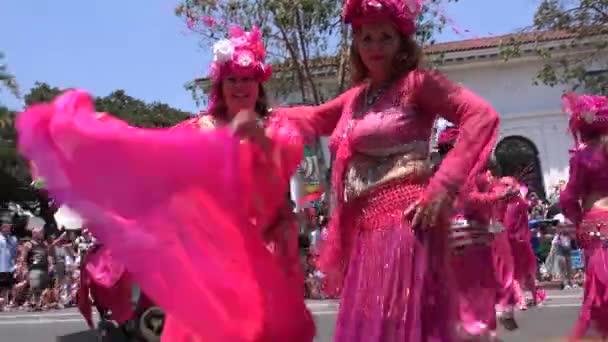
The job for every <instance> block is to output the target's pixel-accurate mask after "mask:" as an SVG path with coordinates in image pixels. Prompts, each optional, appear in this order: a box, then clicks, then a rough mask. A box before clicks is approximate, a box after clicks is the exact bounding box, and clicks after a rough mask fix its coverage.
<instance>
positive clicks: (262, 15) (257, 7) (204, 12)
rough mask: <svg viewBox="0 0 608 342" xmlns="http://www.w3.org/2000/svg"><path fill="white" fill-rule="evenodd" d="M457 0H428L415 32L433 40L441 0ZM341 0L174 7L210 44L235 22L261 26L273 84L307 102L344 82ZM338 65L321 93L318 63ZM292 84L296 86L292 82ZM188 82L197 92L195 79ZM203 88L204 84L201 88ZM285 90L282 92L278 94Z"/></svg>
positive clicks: (200, 2)
mask: <svg viewBox="0 0 608 342" xmlns="http://www.w3.org/2000/svg"><path fill="white" fill-rule="evenodd" d="M450 1H457V0H431V1H429V2H428V5H427V6H426V7H425V8H424V12H423V14H422V15H421V18H420V24H419V31H418V38H419V39H420V41H421V42H422V43H432V37H433V34H434V33H436V32H438V31H440V30H441V28H442V27H443V26H444V25H445V24H446V18H445V16H444V15H443V14H442V13H441V11H440V10H439V5H440V4H441V3H445V2H450ZM342 2H343V1H341V0H297V1H294V0H229V1H217V0H181V3H180V4H179V5H178V6H177V8H176V10H175V13H176V14H177V15H178V16H179V17H181V18H183V19H184V20H185V22H186V24H187V26H188V28H189V29H191V30H192V31H193V32H194V33H196V34H198V35H200V37H201V42H202V44H203V46H206V47H208V46H209V45H210V44H213V43H214V42H215V41H216V40H218V39H220V38H224V37H225V35H226V31H227V30H228V29H229V28H230V26H231V25H233V24H240V25H243V26H244V27H246V28H250V27H252V26H253V25H257V26H258V27H260V29H261V30H262V32H263V34H264V39H265V44H266V48H267V55H268V57H269V60H270V62H272V63H273V64H275V70H276V72H275V75H274V78H273V82H275V84H276V85H277V86H275V87H273V88H274V89H286V91H287V92H291V91H293V90H294V88H296V89H295V90H296V91H298V92H299V93H300V96H301V99H302V101H303V102H305V103H315V104H318V103H321V102H323V101H325V100H327V97H328V96H329V97H333V96H335V95H337V94H338V93H340V92H342V91H343V90H344V89H345V88H346V87H347V86H348V81H347V77H346V75H347V73H348V67H349V63H348V58H349V56H348V51H349V43H350V35H351V32H350V27H349V25H343V24H342V21H341V17H340V15H341V10H342ZM320 66H323V67H329V68H331V69H334V70H333V71H335V70H336V69H337V73H336V74H337V75H338V86H337V88H336V89H334V91H333V93H332V94H323V93H322V91H321V89H322V87H321V86H320V84H319V83H318V82H319V81H318V79H317V78H316V77H315V76H316V74H317V73H318V72H319V67H320ZM294 85H295V86H294ZM188 88H189V89H190V90H192V91H193V94H194V95H195V98H197V90H199V89H198V84H196V83H192V84H189V85H188ZM202 90H203V92H204V91H205V89H202ZM279 95H285V94H279Z"/></svg>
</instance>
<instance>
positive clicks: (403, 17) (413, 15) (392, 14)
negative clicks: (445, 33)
mask: <svg viewBox="0 0 608 342" xmlns="http://www.w3.org/2000/svg"><path fill="white" fill-rule="evenodd" d="M421 12H422V0H346V3H345V4H344V9H343V11H342V17H343V18H344V22H345V23H347V24H352V25H353V26H358V25H362V24H366V23H376V22H381V21H385V20H387V19H388V20H390V21H391V22H392V23H393V24H394V25H395V27H396V28H397V29H398V30H399V32H401V33H402V34H404V35H406V36H409V35H411V34H414V33H415V32H416V20H417V19H418V16H419V15H420V13H421Z"/></svg>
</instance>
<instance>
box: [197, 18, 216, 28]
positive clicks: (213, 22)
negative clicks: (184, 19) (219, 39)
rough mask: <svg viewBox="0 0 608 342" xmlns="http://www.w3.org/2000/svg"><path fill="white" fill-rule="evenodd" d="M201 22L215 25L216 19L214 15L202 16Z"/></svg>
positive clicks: (209, 25) (210, 25)
mask: <svg viewBox="0 0 608 342" xmlns="http://www.w3.org/2000/svg"><path fill="white" fill-rule="evenodd" d="M199 20H200V21H201V22H203V23H204V24H205V25H207V26H208V27H213V25H215V23H216V22H215V19H214V18H212V17H201V18H200V19H199Z"/></svg>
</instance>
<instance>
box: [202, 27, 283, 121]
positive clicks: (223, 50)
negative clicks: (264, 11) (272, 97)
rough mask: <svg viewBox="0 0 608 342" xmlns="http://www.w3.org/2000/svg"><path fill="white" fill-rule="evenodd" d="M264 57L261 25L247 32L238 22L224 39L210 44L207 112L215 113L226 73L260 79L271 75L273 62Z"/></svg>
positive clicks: (261, 80) (268, 77)
mask: <svg viewBox="0 0 608 342" xmlns="http://www.w3.org/2000/svg"><path fill="white" fill-rule="evenodd" d="M265 61H266V50H265V49H264V42H263V41H262V32H261V31H260V29H258V28H257V27H255V26H254V27H253V28H252V30H251V31H250V32H246V31H245V30H243V29H242V28H241V27H239V26H234V27H232V29H230V33H229V36H228V38H227V39H222V40H220V41H218V42H216V43H215V44H214V45H213V61H212V62H211V68H210V75H209V78H210V79H211V81H212V85H211V90H210V92H209V106H208V108H207V112H208V113H209V114H212V115H217V114H218V113H217V106H218V103H219V102H220V96H221V95H220V94H221V87H220V84H221V81H222V79H223V78H224V77H225V76H226V75H227V74H228V73H231V74H235V75H238V76H243V77H253V78H255V79H256V80H257V81H258V82H261V83H262V82H266V81H268V79H270V76H271V75H272V66H271V65H268V64H265Z"/></svg>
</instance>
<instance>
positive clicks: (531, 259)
mask: <svg viewBox="0 0 608 342" xmlns="http://www.w3.org/2000/svg"><path fill="white" fill-rule="evenodd" d="M506 182H508V183H512V184H514V185H515V184H518V182H517V180H515V179H507V180H506ZM519 189H520V193H519V195H518V196H512V197H511V198H510V200H509V201H508V203H507V209H506V211H505V216H504V225H505V228H506V229H507V232H508V234H509V243H510V245H511V251H512V253H513V261H514V274H513V285H514V290H515V296H516V299H517V303H518V306H519V308H520V309H521V310H526V309H527V308H528V304H527V303H526V298H525V296H524V292H523V290H524V289H525V290H528V291H530V292H531V293H532V300H531V302H530V304H531V305H537V304H538V303H540V302H542V301H543V300H544V297H545V293H544V291H540V290H539V289H538V288H537V285H536V271H537V267H538V266H537V262H536V255H535V254H534V251H533V250H532V244H531V243H530V240H531V236H530V228H529V227H528V201H527V200H526V196H527V194H528V189H527V187H526V186H525V185H521V184H519Z"/></svg>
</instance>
